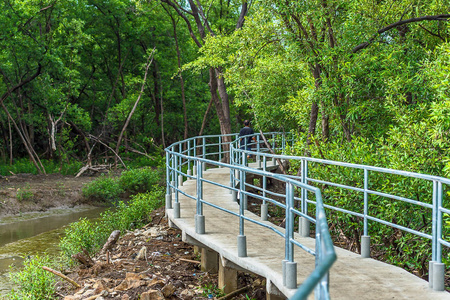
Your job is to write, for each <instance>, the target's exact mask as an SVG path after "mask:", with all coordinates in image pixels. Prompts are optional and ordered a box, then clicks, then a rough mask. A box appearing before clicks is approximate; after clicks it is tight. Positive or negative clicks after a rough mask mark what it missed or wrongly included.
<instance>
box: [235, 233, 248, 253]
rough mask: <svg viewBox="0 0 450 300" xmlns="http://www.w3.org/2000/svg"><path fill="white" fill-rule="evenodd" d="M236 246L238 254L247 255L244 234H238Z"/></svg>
mask: <svg viewBox="0 0 450 300" xmlns="http://www.w3.org/2000/svg"><path fill="white" fill-rule="evenodd" d="M237 246H238V256H239V257H247V237H246V236H245V235H238V240H237Z"/></svg>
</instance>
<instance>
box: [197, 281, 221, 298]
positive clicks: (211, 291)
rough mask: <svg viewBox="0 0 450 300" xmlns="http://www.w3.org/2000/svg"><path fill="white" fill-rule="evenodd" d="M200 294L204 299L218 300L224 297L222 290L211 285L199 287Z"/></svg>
mask: <svg viewBox="0 0 450 300" xmlns="http://www.w3.org/2000/svg"><path fill="white" fill-rule="evenodd" d="M199 289H200V290H201V292H202V296H203V297H206V298H210V297H211V296H212V297H215V298H220V297H223V296H225V292H224V291H223V289H221V288H219V287H218V286H217V285H215V284H212V283H206V284H204V285H202V286H200V287H199Z"/></svg>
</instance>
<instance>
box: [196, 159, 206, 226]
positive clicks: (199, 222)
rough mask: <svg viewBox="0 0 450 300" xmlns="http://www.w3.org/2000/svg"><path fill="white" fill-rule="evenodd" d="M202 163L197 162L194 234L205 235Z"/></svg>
mask: <svg viewBox="0 0 450 300" xmlns="http://www.w3.org/2000/svg"><path fill="white" fill-rule="evenodd" d="M202 164H203V163H202V162H197V206H196V214H195V233H198V234H204V233H205V216H204V215H203V203H202V200H203V178H202V176H203V168H202Z"/></svg>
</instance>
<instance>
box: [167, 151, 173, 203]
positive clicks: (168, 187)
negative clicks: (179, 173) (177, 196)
mask: <svg viewBox="0 0 450 300" xmlns="http://www.w3.org/2000/svg"><path fill="white" fill-rule="evenodd" d="M166 209H172V191H171V187H170V154H169V152H166Z"/></svg>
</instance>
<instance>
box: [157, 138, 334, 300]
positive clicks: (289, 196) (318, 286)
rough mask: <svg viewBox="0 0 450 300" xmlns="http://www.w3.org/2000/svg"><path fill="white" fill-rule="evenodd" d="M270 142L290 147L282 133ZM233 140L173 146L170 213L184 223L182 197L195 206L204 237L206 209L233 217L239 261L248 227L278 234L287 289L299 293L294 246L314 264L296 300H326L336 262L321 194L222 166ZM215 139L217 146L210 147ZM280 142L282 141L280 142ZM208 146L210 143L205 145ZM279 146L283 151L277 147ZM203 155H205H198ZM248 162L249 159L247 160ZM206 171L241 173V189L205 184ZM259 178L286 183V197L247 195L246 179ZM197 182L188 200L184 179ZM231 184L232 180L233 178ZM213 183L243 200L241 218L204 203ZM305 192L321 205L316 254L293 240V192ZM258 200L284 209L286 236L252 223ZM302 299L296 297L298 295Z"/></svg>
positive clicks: (247, 170) (268, 226) (295, 183)
mask: <svg viewBox="0 0 450 300" xmlns="http://www.w3.org/2000/svg"><path fill="white" fill-rule="evenodd" d="M269 135H271V136H272V138H271V143H272V149H275V150H276V151H282V150H283V149H285V146H286V142H287V140H286V138H285V135H284V134H283V135H280V134H279V133H269ZM230 137H232V139H230V140H229V141H228V142H224V140H223V137H222V136H216V137H214V136H207V137H195V138H191V139H187V140H184V141H181V142H178V143H175V144H173V145H171V146H170V147H168V148H167V149H166V160H167V161H166V163H167V172H166V177H167V178H166V179H167V193H166V208H167V209H172V208H173V210H174V218H179V217H180V202H179V194H181V195H184V196H186V197H188V198H190V199H193V200H195V201H196V202H197V205H196V214H195V219H196V220H195V224H196V228H195V230H196V233H198V234H203V233H205V215H204V214H203V205H208V206H210V207H213V208H216V209H219V210H221V211H224V212H227V213H229V214H230V215H233V216H235V217H237V218H238V220H239V235H238V236H237V244H238V253H237V254H238V256H239V257H246V256H247V243H246V236H245V226H244V224H245V223H244V221H247V222H252V223H255V224H258V225H260V226H262V227H264V228H266V229H269V230H272V231H273V232H275V233H276V234H278V235H280V236H281V237H283V238H284V239H285V255H284V256H285V259H284V260H283V261H281V262H280V263H281V264H282V269H283V284H284V285H285V286H286V287H287V288H290V289H297V263H296V262H295V260H294V248H293V247H294V246H298V247H300V248H301V249H303V250H305V251H306V252H307V253H309V254H311V255H313V256H314V257H315V261H316V268H315V269H314V271H313V272H312V273H311V274H310V276H309V277H308V279H307V280H306V281H305V282H304V283H303V284H302V285H301V286H300V287H299V288H298V291H297V293H296V296H295V297H294V299H303V298H305V297H306V296H307V295H309V294H310V293H311V292H312V291H313V290H314V289H315V295H316V299H328V298H329V291H328V275H327V274H328V271H329V269H330V268H331V265H332V263H333V262H334V261H335V260H336V254H335V251H334V248H333V243H332V240H331V237H330V234H329V231H328V224H327V220H326V215H325V210H324V207H323V203H322V197H321V192H320V190H319V189H318V188H316V187H313V186H310V185H307V184H304V183H302V182H300V181H298V180H296V179H292V178H289V177H286V176H284V175H282V174H275V173H271V172H269V171H267V170H258V169H254V168H249V167H247V166H243V165H238V164H234V165H233V164H229V163H224V162H220V160H222V159H225V160H228V161H229V160H230V159H231V157H230V156H229V155H230V154H231V153H232V152H230V147H232V142H233V141H235V140H236V138H237V135H230ZM214 138H217V139H218V140H217V142H216V141H211V140H212V139H214ZM199 139H201V141H202V143H201V144H200V145H199V143H198V140H199ZM277 139H279V141H277ZM208 140H209V141H210V142H209V143H206V141H208ZM278 142H279V145H277V143H278ZM255 146H256V147H257V148H258V151H261V152H264V151H269V150H268V149H267V148H265V147H264V146H261V145H260V144H259V143H255ZM200 149H201V151H199V150H200ZM208 149H219V152H215V150H213V151H212V153H211V152H208ZM223 149H227V151H228V152H225V151H224V152H222V153H220V151H221V150H223ZM212 155H213V156H214V157H215V158H216V159H218V160H219V161H215V160H211V159H208V157H210V156H212ZM243 159H244V160H245V158H243ZM206 165H209V166H211V167H222V168H223V167H227V168H230V176H233V178H234V175H231V174H235V173H239V175H238V177H239V180H240V183H239V184H238V185H234V183H232V182H231V181H230V184H229V185H223V184H220V183H218V182H214V181H211V180H208V179H206V178H204V176H203V171H204V170H205V169H206ZM250 175H255V176H260V177H264V178H266V179H268V178H270V179H272V180H278V181H281V182H283V183H285V185H286V188H285V193H284V194H281V193H271V192H269V191H266V190H264V192H263V194H264V195H263V196H258V195H256V194H253V193H251V192H249V191H247V190H246V183H245V178H246V176H250ZM185 178H186V179H193V180H196V181H197V189H196V190H197V194H196V195H188V194H187V193H185V192H184V191H183V190H182V189H181V188H180V186H182V184H183V181H184V179H185ZM230 178H231V177H230ZM204 183H209V184H212V185H216V186H219V187H220V188H223V189H224V192H226V191H229V192H231V193H232V194H233V197H232V199H233V200H234V201H237V200H239V204H240V205H239V212H238V213H236V212H234V211H231V210H228V209H225V208H223V207H220V206H217V205H216V204H214V203H212V202H211V201H208V199H204V198H203V184H204ZM295 188H297V189H301V190H305V191H306V190H307V191H308V192H310V193H312V194H314V195H315V203H316V205H317V209H316V216H315V218H311V217H309V216H303V217H308V218H309V219H311V220H313V221H314V222H315V223H316V227H317V228H316V247H315V249H310V248H308V247H307V246H305V245H303V244H301V243H300V242H299V241H298V240H296V239H295V235H294V217H295V216H296V215H297V216H298V215H300V216H302V215H303V214H302V212H301V211H299V210H298V209H296V207H295V203H294V202H295V196H294V189H295ZM172 193H173V194H174V197H175V199H174V203H172ZM275 194H276V196H277V197H278V198H283V201H277V200H274V199H272V198H270V197H268V196H267V195H269V196H270V195H275ZM248 196H252V197H257V198H259V199H260V200H262V201H264V202H270V203H272V204H274V205H277V206H278V207H280V208H282V209H283V210H284V211H285V213H284V215H285V220H286V222H285V224H286V225H285V230H284V231H282V230H280V229H278V228H279V227H277V226H274V225H273V224H271V223H268V222H264V220H261V221H259V220H255V219H254V218H252V217H249V216H247V215H246V213H245V211H246V210H247V197H248ZM297 294H298V295H297Z"/></svg>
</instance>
